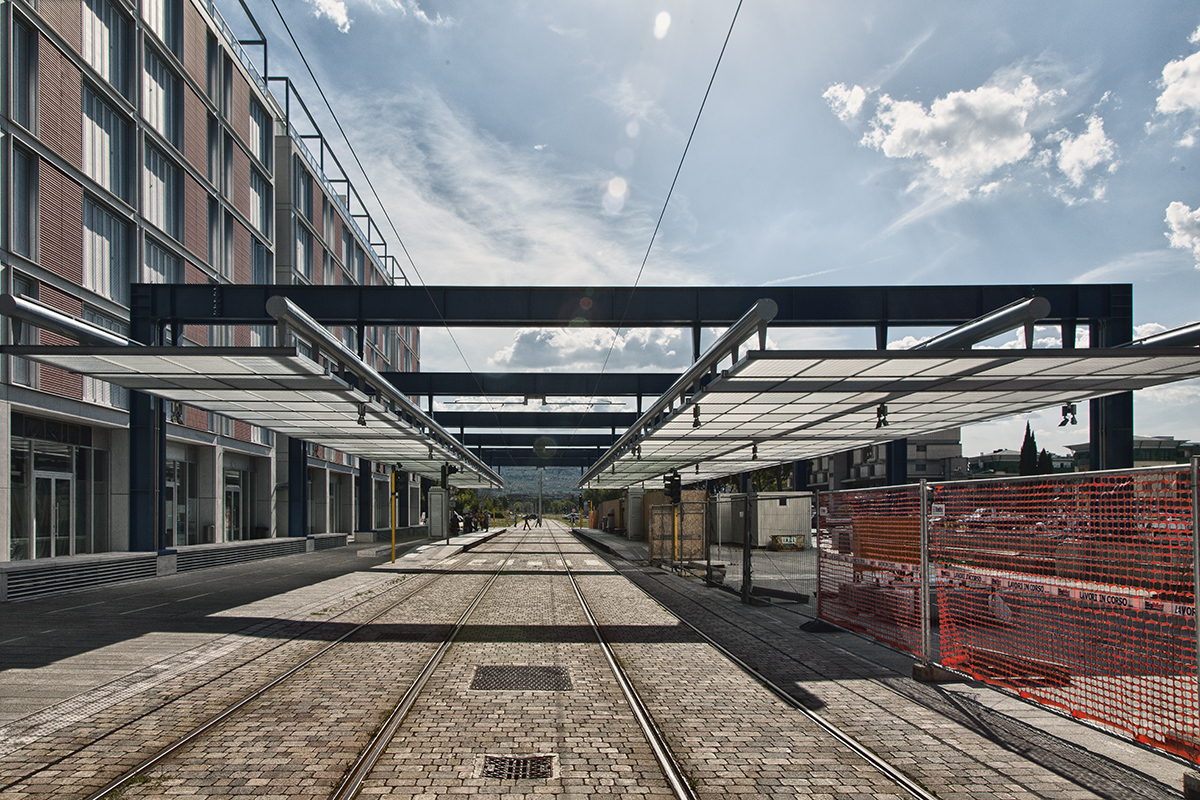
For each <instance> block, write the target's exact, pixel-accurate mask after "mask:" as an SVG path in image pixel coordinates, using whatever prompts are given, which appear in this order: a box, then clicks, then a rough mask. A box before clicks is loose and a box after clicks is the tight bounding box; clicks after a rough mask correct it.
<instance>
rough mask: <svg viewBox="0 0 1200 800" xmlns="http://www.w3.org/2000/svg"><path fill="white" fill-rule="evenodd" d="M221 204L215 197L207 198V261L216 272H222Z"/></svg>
mask: <svg viewBox="0 0 1200 800" xmlns="http://www.w3.org/2000/svg"><path fill="white" fill-rule="evenodd" d="M222 252H223V248H222V247H221V204H220V203H219V202H217V199H216V198H215V197H210V198H208V263H209V266H211V267H212V268H213V269H214V270H216V271H217V272H218V273H221V272H224V265H223V264H222V263H221V255H222Z"/></svg>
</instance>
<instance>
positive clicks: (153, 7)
mask: <svg viewBox="0 0 1200 800" xmlns="http://www.w3.org/2000/svg"><path fill="white" fill-rule="evenodd" d="M181 11H182V9H181V8H180V5H179V0H143V2H142V18H143V19H145V20H146V26H147V27H148V28H150V30H152V31H154V32H155V33H156V34H158V38H159V39H160V40H161V41H162V43H163V44H165V45H166V46H167V49H168V50H170V51H171V52H172V53H174V54H175V55H177V56H178V55H180V50H181V49H182V48H181V47H180V42H181V37H180V35H179V34H180V30H179V29H180V27H181V26H180V24H179V19H180V16H181Z"/></svg>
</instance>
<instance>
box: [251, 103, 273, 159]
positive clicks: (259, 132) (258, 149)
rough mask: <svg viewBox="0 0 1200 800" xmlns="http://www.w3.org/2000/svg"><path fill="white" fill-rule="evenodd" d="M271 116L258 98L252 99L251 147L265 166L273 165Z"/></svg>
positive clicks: (255, 155)
mask: <svg viewBox="0 0 1200 800" xmlns="http://www.w3.org/2000/svg"><path fill="white" fill-rule="evenodd" d="M271 134H272V125H271V118H270V117H269V116H268V115H267V110H266V109H265V108H263V106H262V104H261V103H259V102H258V101H257V100H251V101H250V149H251V150H252V151H253V153H254V157H255V158H257V159H258V162H259V163H260V164H262V165H263V166H264V167H267V168H268V169H270V167H271V138H272V137H271Z"/></svg>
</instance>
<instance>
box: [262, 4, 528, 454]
mask: <svg viewBox="0 0 1200 800" xmlns="http://www.w3.org/2000/svg"><path fill="white" fill-rule="evenodd" d="M271 5H272V7H274V9H275V13H276V14H277V15H279V21H280V22H282V23H283V29H284V30H285V31H286V32H287V35H288V38H289V39H291V41H292V46H293V47H294V48H296V54H297V55H299V56H300V61H301V62H302V63H303V64H304V68H305V69H306V70H307V71H308V77H309V79H311V80H312V82H313V86H314V87H316V90H317V94H319V95H320V96H321V101H322V102H323V103H324V104H325V109H326V110H327V111H328V112H329V116H330V117H331V118H332V119H333V124H334V125H335V126H337V129H338V133H340V134H341V136H342V141H344V142H345V143H346V148H347V149H348V150H349V151H350V155H351V157H352V158H353V159H354V163H355V165H356V166H357V167H358V171H359V172H360V173H362V176H363V179H364V180H366V182H367V188H369V189H370V190H371V196H372V197H374V198H375V202H376V204H378V206H379V208H380V210H381V211H382V212H383V216H384V218H385V219H386V220H387V222H388V227H390V228H391V229H392V234H393V235H394V236H395V237H396V241H398V242H399V243H400V249H401V250H402V251H403V252H404V257H405V258H406V259H408V263H409V266H411V267H412V269H413V274H414V275H416V277H417V283H418V285H420V287H421V288H422V289H424V290H425V296H426V297H428V298H429V304H430V306H431V307H432V308H433V310H434V311H435V312H436V313H437V315H438V318H439V319H440V320H441V321H442V327H444V328H445V329H446V333H447V334H449V335H450V341H451V342H452V343H453V344H454V349H455V350H457V351H458V355H459V358H461V359H462V362H463V364H464V365H465V366H466V368H467V372H468V373H469V374H470V375H471V379H472V380H474V381H475V385H476V387H477V388H478V389H479V394H480V396H481V397H482V398H483V401H484V403H485V404H486V405H487V407H488V410H490V411H491V412H492V415H493V416H494V417H495V418H496V428H497V430H499V431H500V433H501V434H505V431H504V424H503V422H501V420H500V415H499V413H498V412H497V411H496V407H495V404H493V403H492V402H491V400H489V399H488V396H487V394H486V393H485V392H484V390H483V384H482V383H480V381H479V376H478V375H476V374H475V370H473V369H472V368H471V362H470V361H469V360H467V355H466V353H464V352H463V349H462V347H461V346H460V345H459V343H458V339H457V338H456V337H455V336H454V331H453V330H452V329H451V328H450V323H449V322H447V321H446V318H445V316H443V315H442V311H441V309H440V308H438V306H437V303H436V302H434V299H433V293H432V292H430V291H429V286H428V285H427V284H426V283H425V278H424V277H423V276H422V275H421V270H420V269H418V268H417V264H416V262H415V261H414V260H413V257H412V254H411V253H409V252H408V247H407V246H406V245H405V244H404V238H403V237H402V236H401V235H400V232H399V230H397V228H396V223H395V221H394V220H393V219H392V215H391V214H389V213H388V210H387V206H386V205H384V203H383V200H382V198H380V196H379V192H378V191H376V189H375V184H374V183H373V182H372V181H371V176H370V175H369V174H368V173H367V170H366V168H365V167H363V164H362V161H360V160H359V158H358V153H357V152H356V151H355V150H354V145H352V144H351V143H350V137H349V136H348V135H346V130H345V129H344V128H343V127H342V123H341V120H339V119H338V117H337V114H336V113H335V112H334V110H333V105H332V104H331V103H330V102H329V98H328V97H327V96H326V95H325V90H324V89H322V88H321V84H320V82H319V81H318V80H317V76H316V74H315V73H314V72H313V69H312V66H310V65H309V63H308V58H307V57H305V55H304V51H303V50H302V49H301V48H300V43H299V42H297V41H296V36H295V34H293V33H292V28H291V26H290V25H288V21H287V18H286V17H284V16H283V10H282V9H280V7H279V3H278V2H277V0H271ZM429 411H430V413H431V414H432V413H433V409H432V408H430V409H429ZM505 435H506V434H505ZM463 446H464V447H465V446H466V445H465V444H464V445H463ZM511 457H512V456H511V453H510V454H509V458H510V459H511Z"/></svg>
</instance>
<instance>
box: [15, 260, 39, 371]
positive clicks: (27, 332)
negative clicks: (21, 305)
mask: <svg viewBox="0 0 1200 800" xmlns="http://www.w3.org/2000/svg"><path fill="white" fill-rule="evenodd" d="M12 293H13V295H15V296H16V297H33V298H36V297H37V286H36V284H34V282H33V280H32V279H31V278H26V277H25V276H23V275H14V276H13V279H12ZM13 344H37V328H35V327H33V326H32V325H25V324H22V325H18V326H16V335H15V336H14V338H13ZM11 363H12V382H13V383H16V384H19V385H21V386H33V384H34V376H35V374H36V373H35V372H34V368H33V362H31V361H27V360H25V359H23V358H14V359H13V360H12V362H11Z"/></svg>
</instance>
